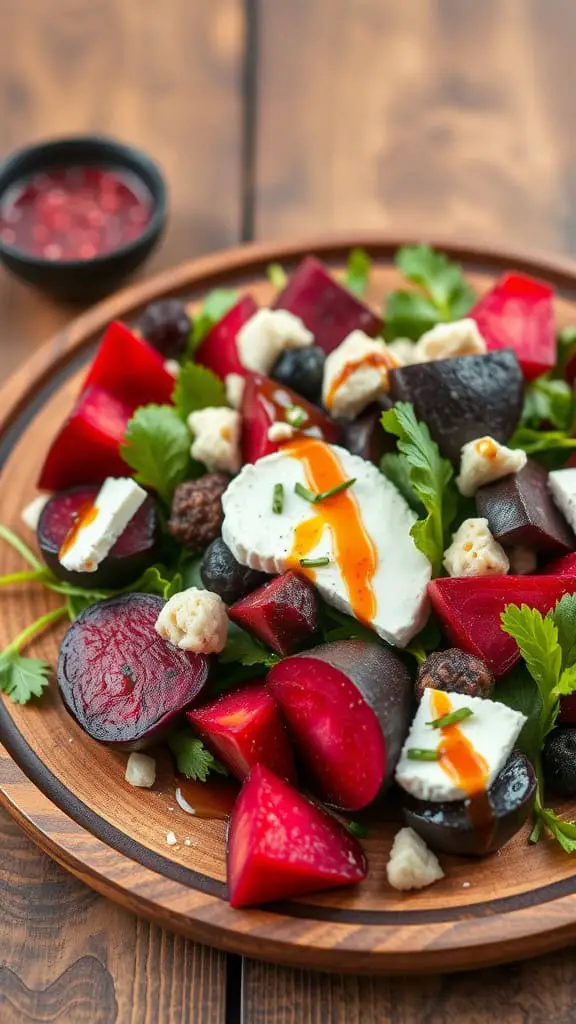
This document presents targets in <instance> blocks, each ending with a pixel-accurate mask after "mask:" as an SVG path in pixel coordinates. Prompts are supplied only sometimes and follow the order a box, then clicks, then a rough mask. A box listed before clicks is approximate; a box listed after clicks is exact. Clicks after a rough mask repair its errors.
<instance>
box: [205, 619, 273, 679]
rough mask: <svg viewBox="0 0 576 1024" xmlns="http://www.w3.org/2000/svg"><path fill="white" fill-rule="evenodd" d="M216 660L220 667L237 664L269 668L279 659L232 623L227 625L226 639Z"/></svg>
mask: <svg viewBox="0 0 576 1024" xmlns="http://www.w3.org/2000/svg"><path fill="white" fill-rule="evenodd" d="M218 660H219V661H220V662H221V664H222V665H229V664H231V663H232V662H239V663H240V664H241V665H245V666H250V665H265V666H266V667H267V668H270V667H271V666H272V665H275V664H276V662H277V661H279V660H280V659H279V658H278V656H277V655H276V654H272V651H269V650H267V648H266V647H264V646H263V644H261V643H259V642H258V640H254V639H253V638H252V637H251V636H250V634H249V633H246V632H245V631H244V630H243V629H240V626H237V625H236V624H235V623H234V622H230V623H229V624H228V639H227V641H226V646H225V648H224V650H223V651H222V652H221V654H220V655H219V656H218Z"/></svg>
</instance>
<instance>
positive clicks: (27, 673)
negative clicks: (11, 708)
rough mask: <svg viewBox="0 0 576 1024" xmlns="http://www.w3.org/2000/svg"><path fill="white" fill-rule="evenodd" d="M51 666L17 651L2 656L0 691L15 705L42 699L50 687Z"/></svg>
mask: <svg viewBox="0 0 576 1024" xmlns="http://www.w3.org/2000/svg"><path fill="white" fill-rule="evenodd" d="M49 672H50V665H49V664H48V662H47V661H44V660H43V659H42V658H25V657H23V656H22V655H21V654H18V652H17V651H12V652H11V653H10V654H7V653H4V654H2V655H1V656H0V690H4V693H6V694H8V696H9V697H10V699H11V700H12V701H14V703H15V704H27V703H28V701H29V700H31V699H32V697H41V696H42V692H43V690H44V689H45V688H46V687H47V686H48V675H49Z"/></svg>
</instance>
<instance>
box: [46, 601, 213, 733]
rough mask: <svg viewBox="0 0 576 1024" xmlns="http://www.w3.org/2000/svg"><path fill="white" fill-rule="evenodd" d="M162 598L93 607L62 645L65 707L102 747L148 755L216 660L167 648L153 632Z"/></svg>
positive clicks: (199, 688) (196, 693) (60, 682)
mask: <svg viewBox="0 0 576 1024" xmlns="http://www.w3.org/2000/svg"><path fill="white" fill-rule="evenodd" d="M163 606H164V601H163V600H162V598H161V597H156V596H155V595H153V594H124V595H123V596H121V597H111V598H109V599H108V600H107V601H101V602H100V603H99V604H93V605H91V606H90V608H87V609H86V610H85V611H84V612H82V614H81V615H79V616H78V618H77V619H76V621H75V622H73V623H72V625H71V626H70V628H69V629H68V632H67V633H66V636H65V637H64V641H63V643H62V647H61V648H60V657H59V659H58V670H57V679H58V686H59V687H60V693H61V695H62V700H63V701H64V705H65V707H66V709H67V710H68V711H69V712H70V714H71V715H72V716H73V717H74V718H75V719H76V721H77V722H78V724H79V725H80V726H81V727H82V728H83V729H84V730H85V731H86V732H87V733H88V735H89V736H92V737H93V738H94V739H95V740H99V741H100V742H101V743H107V744H110V745H111V746H115V747H119V748H124V749H126V750H143V749H144V748H145V747H147V746H150V744H152V743H156V742H158V740H160V739H162V738H163V737H164V736H166V734H167V733H168V732H169V731H170V729H172V728H173V726H174V725H175V724H176V721H177V720H178V719H179V718H180V716H181V714H182V712H183V711H184V710H185V709H186V708H188V707H190V705H191V704H192V703H193V702H194V701H195V700H196V698H197V697H198V696H199V694H200V693H201V691H202V688H203V686H204V684H205V683H206V681H207V679H208V673H209V669H210V665H211V661H210V659H209V658H208V657H206V656H205V655H203V654H190V653H187V652H186V651H181V650H180V649H179V648H178V647H175V646H173V644H169V643H167V642H166V641H165V640H163V639H162V637H161V636H159V634H158V633H157V632H156V630H155V629H154V625H155V622H156V619H157V618H158V615H159V613H160V609H161V608H162V607H163Z"/></svg>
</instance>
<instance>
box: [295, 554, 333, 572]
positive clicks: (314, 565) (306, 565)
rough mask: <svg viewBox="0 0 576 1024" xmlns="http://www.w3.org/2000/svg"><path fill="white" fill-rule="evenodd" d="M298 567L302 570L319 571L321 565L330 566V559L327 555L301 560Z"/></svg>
mask: <svg viewBox="0 0 576 1024" xmlns="http://www.w3.org/2000/svg"><path fill="white" fill-rule="evenodd" d="M300 565H301V566H302V568H303V569H319V568H320V567H321V566H322V565H330V559H329V558H328V556H327V555H324V556H323V557H322V558H301V559H300Z"/></svg>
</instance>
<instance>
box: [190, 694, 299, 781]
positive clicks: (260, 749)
mask: <svg viewBox="0 0 576 1024" xmlns="http://www.w3.org/2000/svg"><path fill="white" fill-rule="evenodd" d="M187 717H188V721H189V722H190V723H191V724H192V725H193V726H194V728H195V729H196V731H197V732H198V733H199V734H200V736H201V737H202V739H203V740H204V741H205V743H206V746H208V747H209V748H210V750H211V751H212V753H213V754H215V756H216V757H218V758H219V759H220V760H221V761H223V762H224V764H225V765H226V767H227V768H229V769H230V771H231V772H232V774H233V775H235V776H236V778H237V779H240V782H244V779H245V778H246V777H247V776H248V775H249V774H250V772H251V771H252V769H253V768H254V767H255V766H256V765H257V764H263V765H265V767H266V768H269V769H270V771H272V772H274V773H275V774H276V775H279V776H280V777H281V778H283V779H287V780H288V782H292V783H295V782H296V768H295V765H294V756H293V753H292V747H291V746H290V740H289V739H288V733H287V732H286V727H285V726H284V724H283V722H282V721H281V720H280V716H279V714H278V710H277V708H276V702H275V701H274V698H273V697H272V695H271V693H270V691H269V690H267V689H266V687H265V686H264V685H263V683H254V684H252V685H250V686H245V687H242V689H241V690H236V691H235V692H234V693H226V694H224V695H223V696H222V697H219V698H218V700H215V701H213V703H211V704H205V705H204V706H203V707H201V708H195V709H194V710H193V711H189V712H188V716H187Z"/></svg>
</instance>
